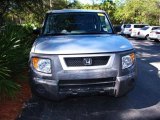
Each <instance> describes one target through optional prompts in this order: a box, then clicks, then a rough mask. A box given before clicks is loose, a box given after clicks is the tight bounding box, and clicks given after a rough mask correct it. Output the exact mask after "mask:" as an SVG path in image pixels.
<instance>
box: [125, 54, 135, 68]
mask: <svg viewBox="0 0 160 120" xmlns="http://www.w3.org/2000/svg"><path fill="white" fill-rule="evenodd" d="M134 61H135V54H134V53H132V54H129V55H126V56H123V57H122V69H126V68H129V67H131V66H132V65H133V63H134Z"/></svg>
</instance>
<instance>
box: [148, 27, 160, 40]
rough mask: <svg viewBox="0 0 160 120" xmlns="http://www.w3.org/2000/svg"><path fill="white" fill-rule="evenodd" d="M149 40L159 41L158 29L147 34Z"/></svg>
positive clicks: (159, 29)
mask: <svg viewBox="0 0 160 120" xmlns="http://www.w3.org/2000/svg"><path fill="white" fill-rule="evenodd" d="M149 39H151V40H155V41H156V42H158V41H160V28H158V29H155V30H152V31H151V32H150V33H149Z"/></svg>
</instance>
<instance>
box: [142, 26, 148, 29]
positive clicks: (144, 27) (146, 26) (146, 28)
mask: <svg viewBox="0 0 160 120" xmlns="http://www.w3.org/2000/svg"><path fill="white" fill-rule="evenodd" d="M148 29H149V27H147V26H146V27H143V28H141V30H148Z"/></svg>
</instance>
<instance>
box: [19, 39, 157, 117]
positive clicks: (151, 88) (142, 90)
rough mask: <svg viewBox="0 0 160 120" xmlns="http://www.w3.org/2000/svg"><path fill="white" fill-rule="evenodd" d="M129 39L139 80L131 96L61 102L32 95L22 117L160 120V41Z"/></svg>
mask: <svg viewBox="0 0 160 120" xmlns="http://www.w3.org/2000/svg"><path fill="white" fill-rule="evenodd" d="M129 41H130V42H131V43H132V44H133V46H134V47H135V48H136V54H137V62H138V79H137V82H136V87H135V89H134V90H133V91H131V92H130V93H129V94H128V95H126V96H123V97H120V98H113V97H110V96H104V95H99V96H86V97H72V98H68V99H64V100H62V101H60V102H54V101H48V100H44V99H34V98H32V99H30V100H29V101H27V102H26V103H25V104H24V108H23V111H22V113H21V114H20V115H19V116H18V120H93V119H94V120H114V119H115V120H119V119H123V120H133V119H134V120H135V119H138V120H139V119H140V120H143V119H147V120H148V119H158V118H159V119H160V42H159V43H157V42H154V41H146V40H135V39H133V38H130V39H129Z"/></svg>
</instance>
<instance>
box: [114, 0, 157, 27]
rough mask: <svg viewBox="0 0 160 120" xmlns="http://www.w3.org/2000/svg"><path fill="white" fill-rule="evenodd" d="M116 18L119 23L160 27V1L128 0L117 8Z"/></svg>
mask: <svg viewBox="0 0 160 120" xmlns="http://www.w3.org/2000/svg"><path fill="white" fill-rule="evenodd" d="M114 16H115V18H116V20H117V21H119V22H120V21H121V22H125V23H148V24H150V25H160V1H159V0H150V1H148V0H126V2H125V3H124V4H121V5H120V6H117V8H116V12H115V14H114Z"/></svg>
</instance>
